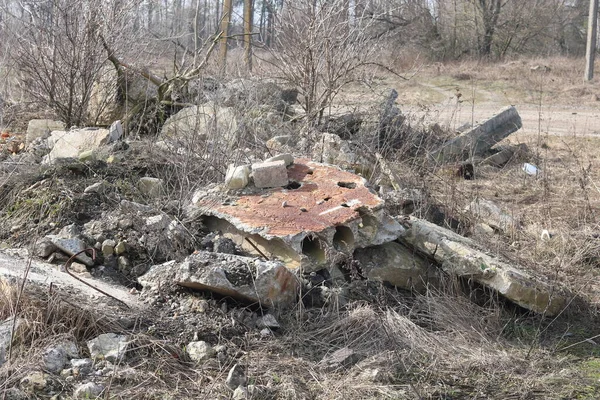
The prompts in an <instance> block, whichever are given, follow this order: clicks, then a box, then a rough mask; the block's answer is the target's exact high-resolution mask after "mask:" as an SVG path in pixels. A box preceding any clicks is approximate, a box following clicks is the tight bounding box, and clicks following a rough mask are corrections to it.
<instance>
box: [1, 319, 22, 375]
mask: <svg viewBox="0 0 600 400" xmlns="http://www.w3.org/2000/svg"><path fill="white" fill-rule="evenodd" d="M13 322H14V318H13V317H10V318H7V319H5V320H4V321H2V322H0V367H1V366H2V364H4V363H5V362H6V361H7V358H8V352H9V350H10V346H11V339H12V338H13V335H12V332H13V331H12V328H13ZM24 326H25V320H23V319H21V318H17V321H16V323H15V335H14V337H18V336H19V335H18V333H19V332H20V331H21V329H22V328H23V327H24Z"/></svg>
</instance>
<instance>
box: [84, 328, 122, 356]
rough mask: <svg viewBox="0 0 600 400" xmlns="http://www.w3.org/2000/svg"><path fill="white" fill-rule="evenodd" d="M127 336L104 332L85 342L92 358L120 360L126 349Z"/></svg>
mask: <svg viewBox="0 0 600 400" xmlns="http://www.w3.org/2000/svg"><path fill="white" fill-rule="evenodd" d="M128 345H129V336H126V335H117V334H116V333H105V334H103V335H100V336H98V337H96V338H95V339H92V340H90V341H88V342H87V346H88V349H89V350H90V354H91V356H92V359H95V360H107V361H110V362H117V361H120V360H121V359H122V358H123V357H124V356H125V353H126V351H127V346H128Z"/></svg>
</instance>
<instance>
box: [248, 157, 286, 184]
mask: <svg viewBox="0 0 600 400" xmlns="http://www.w3.org/2000/svg"><path fill="white" fill-rule="evenodd" d="M252 178H253V179H254V186H256V187H257V188H271V187H279V186H286V185H287V184H288V173H287V168H286V166H285V161H284V160H278V161H271V162H263V163H256V164H252Z"/></svg>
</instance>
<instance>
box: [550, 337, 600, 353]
mask: <svg viewBox="0 0 600 400" xmlns="http://www.w3.org/2000/svg"><path fill="white" fill-rule="evenodd" d="M599 337H600V333H599V334H597V335H596V336H592V337H591V338H587V339H583V340H580V341H579V342H577V343H573V344H570V345H568V346H567V347H563V348H562V349H558V350H557V351H563V350H567V349H570V348H571V347H575V346H578V345H580V344H581V343H584V342H587V341H590V340H594V339H596V338H599Z"/></svg>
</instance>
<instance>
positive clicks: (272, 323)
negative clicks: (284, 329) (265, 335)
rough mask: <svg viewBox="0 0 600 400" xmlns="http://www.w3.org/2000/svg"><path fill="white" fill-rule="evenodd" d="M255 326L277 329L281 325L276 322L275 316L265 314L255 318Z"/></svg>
mask: <svg viewBox="0 0 600 400" xmlns="http://www.w3.org/2000/svg"><path fill="white" fill-rule="evenodd" d="M256 326H257V327H259V328H270V329H277V328H280V327H281V325H279V322H277V319H275V317H274V316H273V315H272V314H265V315H263V316H262V317H260V318H258V319H257V320H256Z"/></svg>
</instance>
